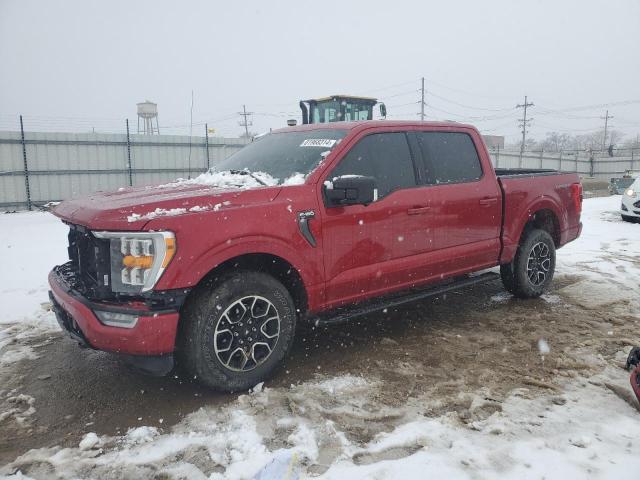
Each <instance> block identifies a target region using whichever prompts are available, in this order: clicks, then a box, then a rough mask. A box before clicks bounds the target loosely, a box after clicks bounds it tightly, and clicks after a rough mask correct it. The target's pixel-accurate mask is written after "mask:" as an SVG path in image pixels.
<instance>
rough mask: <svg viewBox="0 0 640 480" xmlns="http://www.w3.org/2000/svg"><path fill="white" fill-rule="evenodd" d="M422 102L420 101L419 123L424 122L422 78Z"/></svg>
mask: <svg viewBox="0 0 640 480" xmlns="http://www.w3.org/2000/svg"><path fill="white" fill-rule="evenodd" d="M420 90H421V92H422V100H421V101H420V121H422V122H424V105H425V104H424V77H422V88H421V89H420Z"/></svg>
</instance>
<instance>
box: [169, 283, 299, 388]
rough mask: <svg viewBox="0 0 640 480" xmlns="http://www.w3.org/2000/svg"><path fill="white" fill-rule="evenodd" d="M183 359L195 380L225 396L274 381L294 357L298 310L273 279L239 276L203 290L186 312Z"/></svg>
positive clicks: (180, 354) (181, 340)
mask: <svg viewBox="0 0 640 480" xmlns="http://www.w3.org/2000/svg"><path fill="white" fill-rule="evenodd" d="M181 322H183V323H182V325H181V331H180V338H179V344H178V359H179V361H180V362H181V363H182V365H183V366H184V367H185V369H186V370H187V372H188V373H189V375H191V376H192V377H193V378H195V379H196V380H197V381H198V382H200V383H202V384H203V385H205V386H207V387H210V388H213V389H216V390H221V391H228V392H232V391H242V390H247V389H249V388H251V387H254V386H255V385H257V384H258V383H260V382H262V381H264V380H266V379H268V378H269V377H270V376H271V375H272V374H273V373H274V371H275V370H276V369H277V368H278V367H279V366H280V365H281V364H282V362H283V360H284V358H285V357H286V356H287V354H288V353H289V350H290V349H291V345H292V344H293V338H294V334H295V327H296V308H295V304H294V302H293V299H292V298H291V295H290V294H289V292H288V291H287V289H286V288H285V287H284V286H283V285H282V284H281V283H280V282H278V281H277V280H276V279H274V278H273V277H271V276H270V275H267V274H264V273H259V272H252V271H239V272H232V273H229V274H227V275H224V276H222V277H221V278H219V279H216V280H215V284H214V283H213V281H211V282H209V283H208V284H207V285H203V286H202V287H201V288H200V289H199V290H197V291H196V292H194V296H193V297H192V298H191V299H190V300H189V302H188V304H187V305H186V306H185V309H184V312H183V315H182V319H181Z"/></svg>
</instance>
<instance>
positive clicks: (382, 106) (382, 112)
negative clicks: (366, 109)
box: [380, 103, 387, 118]
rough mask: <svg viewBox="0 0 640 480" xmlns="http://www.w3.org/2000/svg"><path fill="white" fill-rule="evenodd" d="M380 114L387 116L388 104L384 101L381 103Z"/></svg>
mask: <svg viewBox="0 0 640 480" xmlns="http://www.w3.org/2000/svg"><path fill="white" fill-rule="evenodd" d="M380 116H381V117H382V118H387V106H386V105H385V104H384V103H380Z"/></svg>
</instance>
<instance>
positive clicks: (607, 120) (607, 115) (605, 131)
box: [600, 110, 613, 150]
mask: <svg viewBox="0 0 640 480" xmlns="http://www.w3.org/2000/svg"><path fill="white" fill-rule="evenodd" d="M600 118H602V119H603V120H604V135H603V137H602V150H604V146H605V145H606V144H607V126H608V125H609V119H610V118H613V115H609V110H607V112H606V113H605V114H604V117H600Z"/></svg>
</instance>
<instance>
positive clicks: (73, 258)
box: [62, 225, 113, 299]
mask: <svg viewBox="0 0 640 480" xmlns="http://www.w3.org/2000/svg"><path fill="white" fill-rule="evenodd" d="M69 227H70V228H69V246H68V247H67V251H68V253H69V260H70V261H69V262H68V263H66V264H65V265H63V266H62V267H63V270H64V277H65V280H67V282H68V283H69V284H70V285H72V286H73V288H74V289H75V290H77V291H78V292H80V293H81V294H82V295H83V296H85V297H87V298H90V299H106V298H110V297H113V293H112V292H111V285H110V284H111V278H110V275H111V265H110V256H109V241H108V240H101V239H98V238H96V237H94V236H93V234H92V233H91V231H89V230H87V229H86V228H84V227H82V226H80V225H70V226H69Z"/></svg>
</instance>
